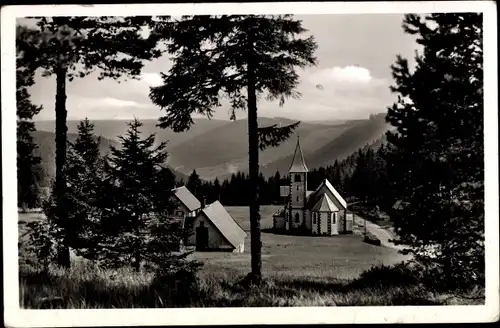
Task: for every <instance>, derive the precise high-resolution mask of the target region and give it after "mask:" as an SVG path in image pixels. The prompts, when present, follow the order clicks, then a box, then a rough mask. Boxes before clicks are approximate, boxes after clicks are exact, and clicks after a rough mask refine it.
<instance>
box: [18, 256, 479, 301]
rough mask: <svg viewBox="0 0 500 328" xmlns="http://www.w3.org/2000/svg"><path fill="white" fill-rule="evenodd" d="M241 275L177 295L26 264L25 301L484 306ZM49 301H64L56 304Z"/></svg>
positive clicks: (402, 289)
mask: <svg viewBox="0 0 500 328" xmlns="http://www.w3.org/2000/svg"><path fill="white" fill-rule="evenodd" d="M381 271H383V270H381ZM384 274H385V272H384ZM372 276H373V274H372ZM393 276H394V275H392V276H391V277H393ZM241 278H242V277H241V276H238V275H232V274H228V273H227V272H224V273H222V274H215V273H211V274H205V275H204V276H203V277H201V278H200V280H199V282H198V286H197V287H196V288H195V289H192V290H189V291H188V292H183V293H175V291H172V290H171V289H168V288H164V287H162V286H158V285H155V284H154V283H153V280H152V277H151V276H150V275H147V274H144V273H136V272H133V271H131V270H127V269H122V270H100V269H98V268H95V267H93V266H92V265H90V264H89V263H85V262H84V261H78V262H76V263H74V265H73V267H72V269H71V270H70V271H65V270H61V269H51V270H49V271H48V272H40V271H36V270H33V269H29V268H23V270H21V272H20V281H21V286H20V305H21V307H22V308H28V309H34V308H35V309H36V308H61V309H63V308H64V309H68V308H69V309H95V308H169V307H238V306H246V307H251V306H260V307H262V306H363V305H369V306H374V305H377V306H383V305H447V304H481V302H480V301H478V300H466V301H465V302H464V301H463V300H458V299H457V298H456V297H450V295H444V294H439V293H434V292H432V291H430V290H428V289H426V288H424V287H422V286H421V285H419V284H415V283H411V284H398V283H390V282H387V281H386V282H385V283H384V282H381V281H378V280H373V279H372V277H370V276H367V277H361V278H358V279H356V280H350V281H348V280H338V279H331V278H310V277H302V278H295V279H294V278H289V277H283V276H280V275H271V276H269V277H267V279H266V281H265V283H264V285H263V286H261V287H250V288H243V287H241V285H239V281H240V279H241ZM47 299H58V300H60V302H58V303H57V304H50V303H47V302H46V301H47ZM483 302H484V300H483Z"/></svg>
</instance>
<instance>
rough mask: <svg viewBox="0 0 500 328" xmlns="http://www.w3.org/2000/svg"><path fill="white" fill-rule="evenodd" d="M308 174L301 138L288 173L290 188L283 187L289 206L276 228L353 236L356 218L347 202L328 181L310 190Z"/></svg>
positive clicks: (277, 215)
mask: <svg viewBox="0 0 500 328" xmlns="http://www.w3.org/2000/svg"><path fill="white" fill-rule="evenodd" d="M308 172H309V170H308V168H307V166H306V163H305V161H304V155H303V153H302V150H301V148H300V142H299V139H298V138H297V146H296V148H295V153H294V155H293V160H292V165H291V166H290V169H289V172H288V174H289V180H290V185H289V186H284V187H281V196H282V197H285V204H284V206H283V207H282V208H281V209H280V210H279V211H278V212H276V213H275V214H274V215H273V226H274V229H275V230H281V231H287V232H300V233H305V234H310V235H329V236H332V235H339V234H346V233H352V226H353V215H352V213H349V212H348V210H347V202H346V201H345V200H344V198H343V197H342V196H341V195H340V194H339V192H338V191H337V190H336V189H335V188H334V187H333V185H332V184H331V183H330V182H329V181H328V179H325V180H323V181H322V182H321V184H320V185H319V187H318V188H316V190H308V189H307V173H308Z"/></svg>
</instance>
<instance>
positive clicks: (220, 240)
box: [190, 201, 247, 253]
mask: <svg viewBox="0 0 500 328" xmlns="http://www.w3.org/2000/svg"><path fill="white" fill-rule="evenodd" d="M193 223H194V225H193V228H194V229H193V230H194V231H193V234H192V235H191V236H190V244H192V245H195V246H196V250H197V251H230V252H234V253H242V252H244V245H245V238H246V235H247V234H246V232H245V231H244V230H243V229H242V228H241V227H240V226H239V225H238V224H237V223H236V221H234V219H233V218H232V217H231V215H230V214H229V213H228V212H227V211H226V209H225V208H224V206H222V204H221V203H220V202H219V201H215V202H213V203H212V204H210V205H208V206H207V207H205V208H203V209H202V210H201V211H200V212H199V213H198V215H197V217H196V218H195V220H194V222H193Z"/></svg>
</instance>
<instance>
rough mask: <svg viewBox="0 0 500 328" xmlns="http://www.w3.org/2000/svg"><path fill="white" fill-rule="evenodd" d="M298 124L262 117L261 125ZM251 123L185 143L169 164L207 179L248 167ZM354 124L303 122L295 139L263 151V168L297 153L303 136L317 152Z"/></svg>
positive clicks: (173, 151) (309, 148) (307, 146)
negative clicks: (249, 125) (297, 142)
mask: <svg viewBox="0 0 500 328" xmlns="http://www.w3.org/2000/svg"><path fill="white" fill-rule="evenodd" d="M294 122H295V121H292V120H289V119H284V118H259V125H260V126H269V125H273V124H278V125H279V124H282V125H288V124H292V123H294ZM247 124H248V122H247V120H246V119H242V120H237V121H235V122H231V123H229V124H227V125H225V126H222V127H220V128H218V129H214V130H212V131H209V132H207V133H204V134H202V135H199V136H197V137H195V138H192V139H190V140H189V143H182V144H180V145H178V146H176V147H173V148H172V149H171V154H172V156H171V158H170V160H169V165H171V166H172V167H174V168H176V169H177V170H179V171H181V172H183V173H186V174H187V173H190V172H191V171H192V170H193V169H196V171H197V172H198V173H199V174H200V176H201V177H204V178H205V179H213V178H215V177H216V176H217V177H219V178H220V177H222V176H226V175H228V174H229V175H230V174H231V173H234V172H237V171H245V170H247V167H248V126H247ZM350 124H351V123H350V122H347V123H343V124H338V125H326V124H312V123H309V122H302V123H301V124H300V125H299V127H298V128H297V130H296V133H294V135H293V137H292V138H290V139H289V140H287V141H286V142H284V143H283V144H281V145H280V146H279V147H276V148H269V149H266V150H265V151H263V152H260V156H259V157H260V158H259V161H260V163H261V165H263V164H267V163H271V162H274V161H275V160H276V159H278V158H280V157H284V156H288V155H289V154H291V153H293V150H294V149H295V144H296V138H295V136H296V135H297V134H298V135H299V136H300V140H301V144H302V146H303V149H304V150H307V152H309V153H310V152H314V151H315V150H317V149H319V148H320V147H321V146H323V145H325V144H327V143H328V142H330V141H331V140H332V138H336V137H337V136H339V135H341V134H342V133H343V132H344V131H345V130H347V129H348V128H349V127H350Z"/></svg>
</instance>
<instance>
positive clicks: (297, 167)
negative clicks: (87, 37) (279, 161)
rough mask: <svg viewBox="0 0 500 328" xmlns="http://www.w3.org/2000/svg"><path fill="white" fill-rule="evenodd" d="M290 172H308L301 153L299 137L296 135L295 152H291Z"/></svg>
mask: <svg viewBox="0 0 500 328" xmlns="http://www.w3.org/2000/svg"><path fill="white" fill-rule="evenodd" d="M288 172H291V173H305V172H309V170H308V169H307V166H306V162H305V161H304V155H303V154H302V149H301V148H300V142H299V137H297V146H295V153H294V154H293V160H292V165H291V166H290V170H289V171H288Z"/></svg>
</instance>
